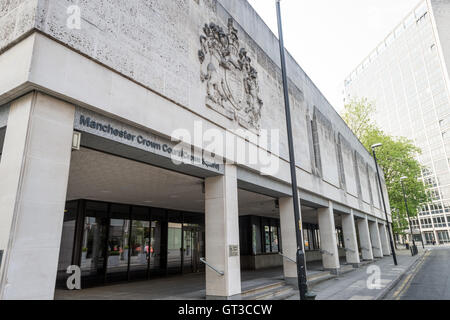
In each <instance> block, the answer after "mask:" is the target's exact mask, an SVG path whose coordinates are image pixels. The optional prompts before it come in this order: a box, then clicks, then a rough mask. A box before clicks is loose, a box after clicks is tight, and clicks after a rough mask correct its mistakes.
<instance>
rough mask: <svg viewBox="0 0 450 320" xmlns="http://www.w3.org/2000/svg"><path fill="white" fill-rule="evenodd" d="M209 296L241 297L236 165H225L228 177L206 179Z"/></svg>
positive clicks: (214, 297) (207, 287) (225, 175)
mask: <svg viewBox="0 0 450 320" xmlns="http://www.w3.org/2000/svg"><path fill="white" fill-rule="evenodd" d="M205 209H206V210H205V215H206V217H205V228H206V230H205V233H206V261H207V262H208V263H209V264H210V265H211V266H213V267H214V268H216V269H217V270H218V271H221V272H224V275H223V276H222V275H220V274H218V273H217V272H215V271H214V270H212V269H211V268H209V267H206V296H207V298H211V299H228V298H230V297H233V296H236V295H239V294H241V266H240V257H239V253H237V254H236V253H235V252H234V253H233V250H231V249H232V247H233V246H235V247H236V246H237V247H239V210H238V189H237V178H236V166H234V165H228V164H227V165H225V174H224V175H223V176H217V177H212V178H207V179H205Z"/></svg>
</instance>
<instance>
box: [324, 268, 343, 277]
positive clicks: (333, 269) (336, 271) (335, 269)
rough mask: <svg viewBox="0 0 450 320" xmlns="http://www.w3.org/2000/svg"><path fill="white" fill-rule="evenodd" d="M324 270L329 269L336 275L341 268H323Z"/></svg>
mask: <svg viewBox="0 0 450 320" xmlns="http://www.w3.org/2000/svg"><path fill="white" fill-rule="evenodd" d="M324 270H325V271H329V272H330V273H331V274H332V275H335V276H338V275H339V274H340V271H341V268H324Z"/></svg>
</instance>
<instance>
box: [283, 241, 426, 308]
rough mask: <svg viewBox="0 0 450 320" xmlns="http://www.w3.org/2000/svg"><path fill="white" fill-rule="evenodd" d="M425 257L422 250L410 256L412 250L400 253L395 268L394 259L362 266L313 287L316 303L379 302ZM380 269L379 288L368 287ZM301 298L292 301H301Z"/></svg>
mask: <svg viewBox="0 0 450 320" xmlns="http://www.w3.org/2000/svg"><path fill="white" fill-rule="evenodd" d="M423 254H424V250H423V249H422V248H420V249H419V254H418V255H417V256H415V257H411V253H410V251H409V250H399V251H397V260H398V266H395V265H394V262H393V260H392V257H385V258H383V259H380V260H376V261H375V262H374V263H371V264H367V265H365V266H362V267H361V268H359V269H355V270H354V271H352V272H349V273H346V274H343V275H340V276H338V277H335V278H332V279H330V280H327V281H324V282H321V283H319V284H317V285H315V286H312V287H311V288H310V290H311V291H312V292H314V293H316V294H317V298H316V300H377V299H380V298H382V297H383V296H384V295H385V294H386V293H387V292H388V291H389V290H390V289H391V288H393V287H394V286H395V285H396V284H397V282H398V281H399V280H400V278H401V276H402V275H403V274H404V273H405V272H407V271H408V270H409V269H410V268H411V267H412V266H413V264H415V263H416V262H417V261H418V260H419V259H421V257H422V256H423ZM374 266H377V267H379V269H378V270H379V272H380V273H379V274H380V276H381V280H380V282H379V284H380V285H379V288H372V289H369V288H368V280H369V278H370V277H371V278H370V279H373V278H374V273H375V272H376V271H377V270H376V269H375V268H374ZM298 298H299V297H298V295H297V296H294V297H292V298H290V299H289V300H298Z"/></svg>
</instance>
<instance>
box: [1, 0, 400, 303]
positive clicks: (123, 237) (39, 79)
mask: <svg viewBox="0 0 450 320" xmlns="http://www.w3.org/2000/svg"><path fill="white" fill-rule="evenodd" d="M74 3H75V4H76V2H74V1H71V0H61V1H53V0H28V1H1V2H0V154H1V160H0V252H1V253H2V255H1V258H0V265H1V269H0V272H1V273H0V274H1V278H0V279H1V280H0V281H1V282H0V297H1V298H2V299H37V298H41V299H53V298H54V297H55V290H56V292H58V291H60V288H63V287H64V285H65V283H66V279H67V278H68V277H69V276H70V275H71V274H72V273H70V274H68V273H67V270H68V269H69V271H70V270H75V271H76V269H77V268H76V267H79V268H80V271H81V277H82V287H83V288H85V287H86V286H90V285H104V284H105V283H111V282H114V281H131V280H139V279H150V281H149V285H151V281H152V279H153V278H157V277H161V276H167V275H170V274H172V273H177V274H185V273H192V272H200V273H201V272H203V273H204V274H205V279H206V282H205V283H206V295H207V296H208V297H213V298H229V297H235V296H237V295H240V294H241V293H242V288H241V270H250V272H251V270H257V269H261V268H267V267H279V268H280V270H281V272H282V273H283V274H284V278H285V281H286V283H287V284H292V285H294V284H295V283H296V277H297V268H296V264H295V262H292V261H293V260H295V256H296V255H295V254H296V248H297V245H296V238H295V233H296V232H295V231H296V225H297V223H296V222H295V220H294V214H293V201H300V204H301V211H302V212H301V214H302V224H303V229H302V230H303V237H304V239H305V250H306V251H307V253H306V260H307V262H308V263H310V262H316V263H317V262H319V263H320V264H321V268H323V269H325V270H330V271H331V272H334V273H338V272H339V271H340V269H341V266H342V264H350V265H351V266H354V267H358V265H359V263H360V262H361V261H362V260H373V259H374V258H382V257H383V256H386V255H390V254H391V252H390V249H389V246H388V236H387V228H386V225H387V222H386V220H385V215H384V213H383V211H382V210H381V208H382V205H381V200H380V199H381V197H380V195H381V192H383V193H384V194H387V192H386V188H385V185H384V184H383V186H382V188H381V190H380V186H379V185H378V184H377V179H376V174H375V172H376V168H375V165H374V161H373V159H372V157H371V155H370V154H369V153H368V152H367V151H366V150H365V149H364V147H363V146H362V145H361V144H360V143H359V141H358V140H357V139H356V137H355V136H354V135H353V134H352V132H351V131H350V129H349V128H348V127H347V126H346V125H345V123H344V121H343V120H342V119H341V118H340V117H339V115H338V114H337V113H336V112H335V111H334V109H333V107H332V106H331V105H330V104H329V103H328V102H327V101H326V99H325V98H324V96H323V95H322V94H321V93H320V91H319V90H318V89H317V88H316V86H315V85H314V84H313V83H312V82H311V80H310V79H309V78H308V77H307V75H306V74H305V73H304V71H303V70H302V69H301V67H300V66H299V65H298V64H297V63H296V62H295V61H294V60H293V59H292V57H290V56H288V69H289V78H290V88H289V91H290V98H291V102H292V117H293V127H294V135H295V151H296V157H297V159H296V160H297V163H296V165H297V177H298V180H299V182H300V186H299V191H300V199H295V200H294V199H293V198H292V194H291V187H290V181H291V177H290V168H289V160H288V159H289V156H288V149H287V138H286V125H285V113H284V103H283V93H282V82H281V71H280V68H279V66H280V63H279V46H278V41H277V38H276V37H275V35H274V34H273V33H272V32H271V31H270V30H269V28H268V27H267V26H266V25H265V24H264V22H263V21H262V20H261V18H260V17H259V16H258V15H257V14H256V12H255V11H254V10H253V8H252V7H251V6H250V5H249V3H248V2H247V1H245V0H223V1H216V0H164V1H159V0H158V1H149V0H133V1H102V0H92V1H80V2H79V7H78V6H74ZM389 217H390V215H389ZM280 253H282V254H283V256H282V255H280ZM75 275H76V274H75ZM56 288H57V289H56ZM105 290H107V288H106V289H105Z"/></svg>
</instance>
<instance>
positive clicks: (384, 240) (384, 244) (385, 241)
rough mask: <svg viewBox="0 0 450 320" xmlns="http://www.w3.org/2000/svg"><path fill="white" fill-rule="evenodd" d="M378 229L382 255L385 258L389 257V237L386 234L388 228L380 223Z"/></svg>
mask: <svg viewBox="0 0 450 320" xmlns="http://www.w3.org/2000/svg"><path fill="white" fill-rule="evenodd" d="M379 229H380V239H381V248H382V249H383V254H384V255H385V256H390V255H391V246H390V243H389V235H388V233H387V232H388V231H387V230H388V228H386V225H385V224H384V223H381V224H380V225H379ZM411 243H412V242H411Z"/></svg>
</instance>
